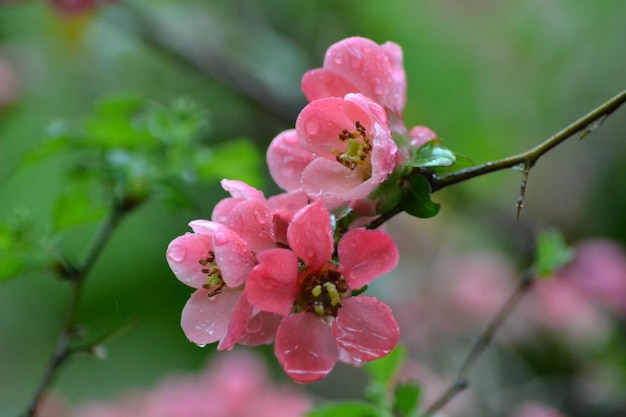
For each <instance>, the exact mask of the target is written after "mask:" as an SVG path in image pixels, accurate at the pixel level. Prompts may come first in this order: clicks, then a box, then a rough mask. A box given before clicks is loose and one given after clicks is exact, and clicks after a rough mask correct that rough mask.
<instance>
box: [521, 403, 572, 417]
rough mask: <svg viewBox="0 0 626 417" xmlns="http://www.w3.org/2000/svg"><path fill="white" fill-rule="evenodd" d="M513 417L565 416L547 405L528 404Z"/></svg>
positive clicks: (522, 406)
mask: <svg viewBox="0 0 626 417" xmlns="http://www.w3.org/2000/svg"><path fill="white" fill-rule="evenodd" d="M513 417H564V416H563V414H561V413H559V412H558V411H556V410H555V409H553V408H550V407H548V406H546V405H543V404H539V403H535V402H526V403H524V404H522V405H521V406H519V407H518V408H517V409H516V411H515V413H514V414H513Z"/></svg>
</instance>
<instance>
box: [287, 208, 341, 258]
mask: <svg viewBox="0 0 626 417" xmlns="http://www.w3.org/2000/svg"><path fill="white" fill-rule="evenodd" d="M287 240H288V241H289V246H290V247H291V249H292V250H293V251H294V252H295V254H296V255H298V257H299V258H300V259H302V260H303V261H304V263H305V264H306V265H307V266H309V267H311V268H312V269H313V270H321V269H322V267H323V266H324V265H325V264H326V262H328V261H329V260H330V258H331V256H332V254H333V249H334V242H333V230H332V225H331V222H330V214H329V213H328V211H327V210H326V209H325V208H324V203H323V201H322V200H317V201H316V202H314V203H312V204H309V205H308V206H306V207H305V208H303V209H302V210H300V211H298V212H297V213H296V215H295V216H294V218H293V220H292V221H291V223H290V224H289V227H288V229H287Z"/></svg>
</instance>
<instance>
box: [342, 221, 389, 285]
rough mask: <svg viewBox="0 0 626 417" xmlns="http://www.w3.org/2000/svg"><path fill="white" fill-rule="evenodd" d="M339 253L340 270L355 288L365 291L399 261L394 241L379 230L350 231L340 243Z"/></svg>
mask: <svg viewBox="0 0 626 417" xmlns="http://www.w3.org/2000/svg"><path fill="white" fill-rule="evenodd" d="M337 253H338V255H339V267H338V269H337V270H338V271H339V272H340V273H341V275H343V276H344V277H345V278H346V280H347V281H348V284H349V285H350V288H352V289H358V288H362V287H363V286H365V285H367V284H369V283H370V282H371V281H372V280H373V279H374V278H376V277H378V276H380V275H382V274H385V273H387V272H389V271H391V270H392V269H393V268H394V267H395V266H396V265H397V263H398V258H399V254H398V248H397V246H396V243H395V242H394V240H393V239H392V238H391V236H389V235H388V234H387V233H385V232H383V231H380V230H366V229H353V230H350V231H349V232H348V233H346V234H345V235H344V236H343V237H342V238H341V240H340V241H339V244H338V245H337Z"/></svg>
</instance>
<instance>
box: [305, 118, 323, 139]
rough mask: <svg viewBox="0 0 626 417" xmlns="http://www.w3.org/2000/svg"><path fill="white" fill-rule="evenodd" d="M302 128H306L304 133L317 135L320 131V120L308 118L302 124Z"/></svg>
mask: <svg viewBox="0 0 626 417" xmlns="http://www.w3.org/2000/svg"><path fill="white" fill-rule="evenodd" d="M304 130H306V133H307V134H309V135H311V136H313V135H317V133H318V132H319V131H320V122H319V121H317V120H315V119H312V120H309V121H307V122H306V124H305V125H304Z"/></svg>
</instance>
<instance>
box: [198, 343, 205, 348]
mask: <svg viewBox="0 0 626 417" xmlns="http://www.w3.org/2000/svg"><path fill="white" fill-rule="evenodd" d="M205 346H206V343H205V344H202V345H198V347H201V348H203V347H205Z"/></svg>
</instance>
